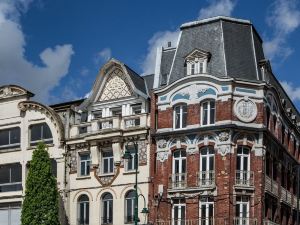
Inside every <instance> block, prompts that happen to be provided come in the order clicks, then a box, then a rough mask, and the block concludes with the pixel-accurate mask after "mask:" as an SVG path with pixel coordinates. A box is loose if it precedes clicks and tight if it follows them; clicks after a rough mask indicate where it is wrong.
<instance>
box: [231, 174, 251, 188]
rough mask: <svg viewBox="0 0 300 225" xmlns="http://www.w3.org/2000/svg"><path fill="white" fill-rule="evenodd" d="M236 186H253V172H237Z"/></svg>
mask: <svg viewBox="0 0 300 225" xmlns="http://www.w3.org/2000/svg"><path fill="white" fill-rule="evenodd" d="M235 185H236V186H240V187H251V186H253V171H247V170H237V171H236V173H235Z"/></svg>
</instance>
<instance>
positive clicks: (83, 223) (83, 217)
mask: <svg viewBox="0 0 300 225" xmlns="http://www.w3.org/2000/svg"><path fill="white" fill-rule="evenodd" d="M77 222H78V225H89V224H90V202H89V197H88V196H87V195H81V196H80V197H79V198H78V211H77Z"/></svg>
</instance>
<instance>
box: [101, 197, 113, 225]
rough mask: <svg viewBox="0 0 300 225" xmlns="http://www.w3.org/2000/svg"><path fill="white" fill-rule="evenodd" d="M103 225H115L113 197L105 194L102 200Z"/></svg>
mask: <svg viewBox="0 0 300 225" xmlns="http://www.w3.org/2000/svg"><path fill="white" fill-rule="evenodd" d="M101 202H102V224H113V196H112V194H111V193H104V194H103V196H102V198H101Z"/></svg>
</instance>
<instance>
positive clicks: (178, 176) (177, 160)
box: [172, 149, 187, 188]
mask: <svg viewBox="0 0 300 225" xmlns="http://www.w3.org/2000/svg"><path fill="white" fill-rule="evenodd" d="M177 151H179V152H180V153H179V154H180V156H179V157H175V156H174V154H175V152H177ZM183 151H184V150H182V149H178V150H176V151H175V152H173V157H172V183H173V185H175V187H177V188H183V187H184V184H183V183H182V182H186V179H187V177H186V169H187V168H186V167H187V158H186V155H185V156H182V152H183ZM183 163H184V168H185V171H184V170H183ZM176 164H178V172H176V171H175V170H176V166H175V165H176ZM183 174H185V175H183Z"/></svg>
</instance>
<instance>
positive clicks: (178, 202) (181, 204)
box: [172, 199, 186, 225]
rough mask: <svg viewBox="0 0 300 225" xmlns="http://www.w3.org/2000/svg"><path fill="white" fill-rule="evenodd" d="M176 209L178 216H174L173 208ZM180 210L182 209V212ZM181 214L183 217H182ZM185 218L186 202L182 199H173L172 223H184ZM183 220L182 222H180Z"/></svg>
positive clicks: (174, 224) (176, 224) (175, 224)
mask: <svg viewBox="0 0 300 225" xmlns="http://www.w3.org/2000/svg"><path fill="white" fill-rule="evenodd" d="M176 208H177V210H178V213H177V215H178V217H177V218H175V210H176ZM182 210H184V212H183V214H182ZM182 215H184V216H183V218H182ZM185 220H186V203H185V200H184V199H174V200H173V203H172V224H173V225H180V224H185ZM182 222H184V223H182Z"/></svg>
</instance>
